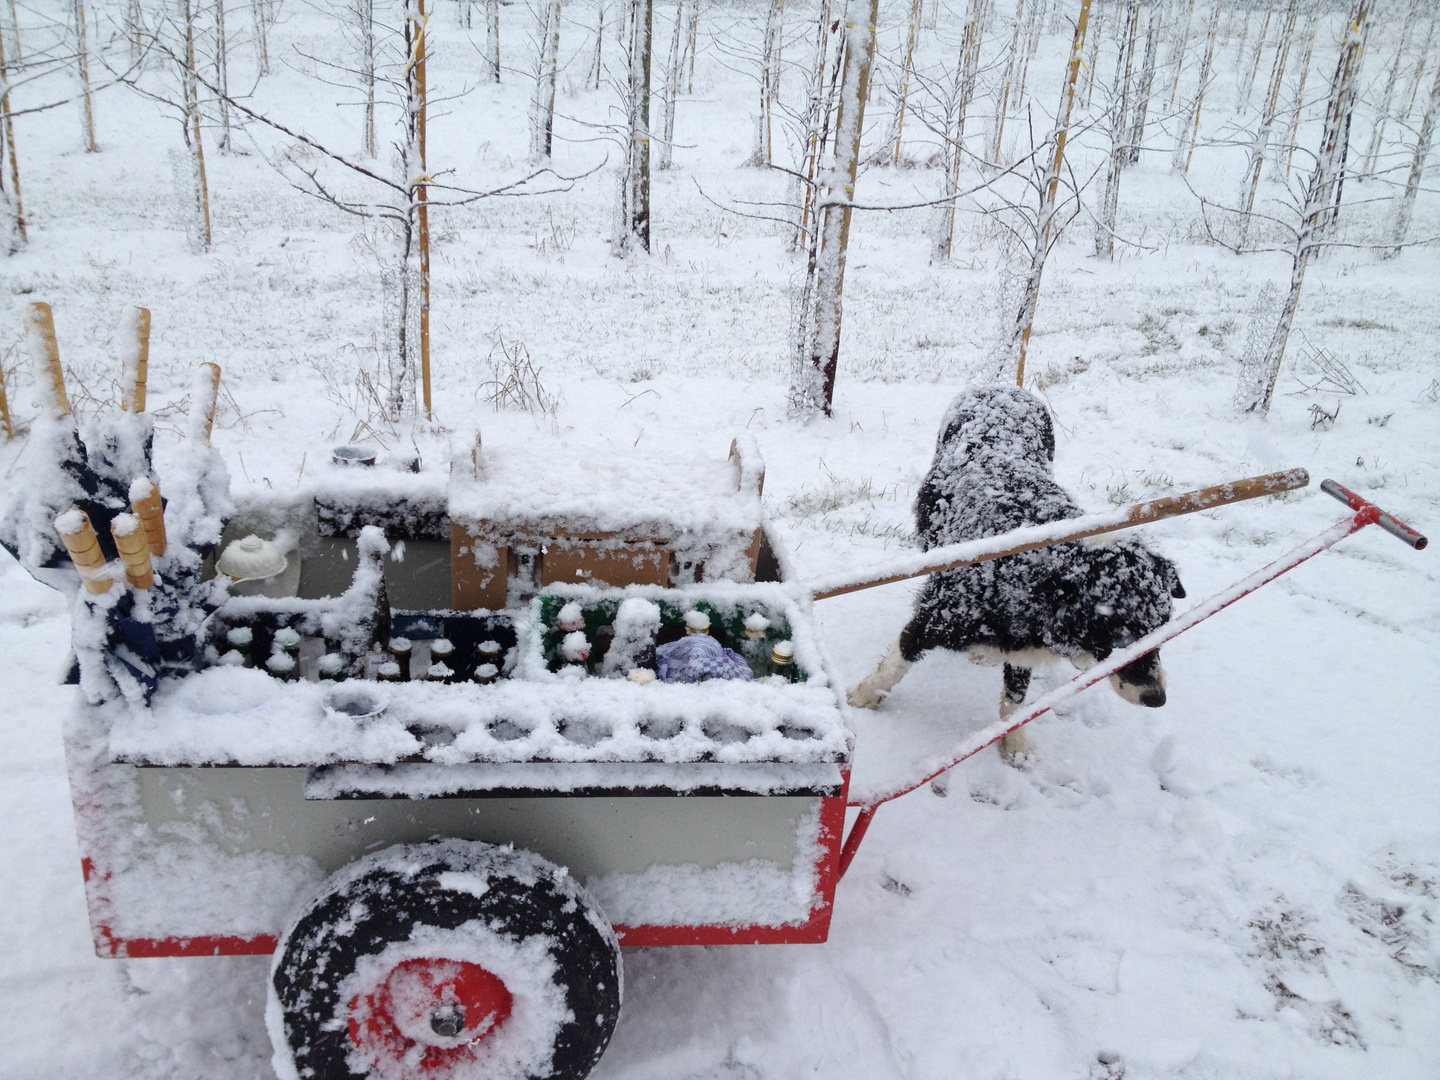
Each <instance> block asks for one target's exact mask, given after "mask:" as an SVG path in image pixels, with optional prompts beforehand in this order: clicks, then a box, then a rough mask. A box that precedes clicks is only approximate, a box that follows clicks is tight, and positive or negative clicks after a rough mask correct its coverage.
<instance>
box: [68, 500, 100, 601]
mask: <svg viewBox="0 0 1440 1080" xmlns="http://www.w3.org/2000/svg"><path fill="white" fill-rule="evenodd" d="M55 531H56V532H58V533H59V534H60V539H61V540H63V541H64V542H65V550H66V551H67V552H69V553H70V561H71V562H73V563H74V564H75V569H76V570H77V571H79V573H80V580H81V581H83V582H84V583H85V590H86V591H87V592H92V593H95V594H96V595H97V596H98V595H99V594H100V593H107V592H109V591H110V586H111V578H110V577H109V576H108V575H106V573H105V555H104V553H103V552H102V551H101V550H100V541H99V539H98V538H97V537H96V536H95V526H93V525H91V524H90V517H89V515H88V514H86V513H85V511H84V510H66V511H65V512H64V513H63V514H61V515H60V516H59V517H57V518H56V519H55Z"/></svg>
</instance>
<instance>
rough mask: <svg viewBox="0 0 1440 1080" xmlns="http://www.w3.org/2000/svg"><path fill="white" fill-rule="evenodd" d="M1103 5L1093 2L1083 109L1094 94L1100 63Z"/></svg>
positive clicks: (1101, 2)
mask: <svg viewBox="0 0 1440 1080" xmlns="http://www.w3.org/2000/svg"><path fill="white" fill-rule="evenodd" d="M1104 26H1105V3H1104V0H1095V25H1094V26H1093V27H1092V28H1091V30H1090V59H1089V61H1088V62H1087V63H1086V64H1085V108H1087V109H1088V108H1090V101H1091V98H1092V97H1093V96H1094V93H1095V71H1096V68H1097V65H1098V64H1099V62H1100V39H1101V38H1102V37H1103V36H1104Z"/></svg>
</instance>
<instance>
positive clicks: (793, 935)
mask: <svg viewBox="0 0 1440 1080" xmlns="http://www.w3.org/2000/svg"><path fill="white" fill-rule="evenodd" d="M831 910H832V908H831V905H830V904H824V905H817V906H816V907H815V908H814V909H813V911H812V913H811V915H810V918H809V919H807V920H806V921H805V922H803V923H798V924H796V925H794V926H617V927H615V936H616V937H617V938H619V939H620V944H621V945H648V946H654V945H818V944H820V943H821V942H823V941H825V940H826V939H827V938H828V937H829V936H830V914H831Z"/></svg>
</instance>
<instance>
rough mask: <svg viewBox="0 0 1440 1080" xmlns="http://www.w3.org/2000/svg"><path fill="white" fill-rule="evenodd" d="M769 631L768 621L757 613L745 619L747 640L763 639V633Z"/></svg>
mask: <svg viewBox="0 0 1440 1080" xmlns="http://www.w3.org/2000/svg"><path fill="white" fill-rule="evenodd" d="M769 629H770V620H769V619H767V618H766V617H765V616H764V615H761V614H760V613H759V612H758V611H757V612H755V613H754V614H753V615H747V616H746V617H745V636H746V637H747V638H758V637H764V636H765V631H766V630H769Z"/></svg>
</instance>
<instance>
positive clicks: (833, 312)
mask: <svg viewBox="0 0 1440 1080" xmlns="http://www.w3.org/2000/svg"><path fill="white" fill-rule="evenodd" d="M879 13H880V0H852V2H851V4H850V7H849V8H848V10H847V11H846V15H845V27H844V38H843V41H844V44H843V48H842V49H841V52H842V55H843V57H844V61H843V69H842V70H843V75H842V76H841V80H840V94H839V103H838V107H837V112H836V118H835V149H834V152H833V154H832V155H831V157H830V160H829V161H828V162H827V167H826V168H825V169H824V171H823V172H822V173H821V176H820V185H819V193H818V198H817V200H816V203H815V208H816V227H815V229H814V231H813V233H812V237H813V239H812V241H811V244H810V248H809V251H808V252H807V258H806V267H805V276H804V279H803V284H802V286H801V290H800V296H799V302H798V304H797V305H796V307H797V312H798V316H799V318H798V325H797V327H796V332H795V345H794V348H795V355H794V367H793V372H792V375H791V380H790V395H789V401H790V412H791V415H795V416H807V417H808V416H814V415H816V414H817V413H824V414H825V415H826V416H829V415H831V410H832V407H833V404H834V399H835V372H836V369H837V367H838V366H839V361H840V325H841V316H842V312H843V304H844V289H845V250H846V247H847V246H848V244H849V240H850V218H851V214H852V207H851V203H852V202H853V201H854V198H855V178H856V175H857V173H858V170H859V167H860V137H861V134H862V131H863V129H864V123H865V99H866V97H867V95H868V92H869V88H870V70H871V66H872V64H873V62H874V59H875V25H876V23H877V22H878V20H879Z"/></svg>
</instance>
